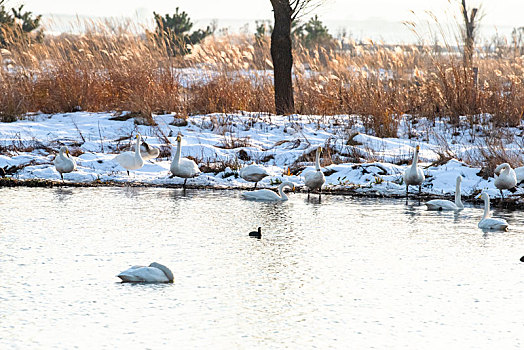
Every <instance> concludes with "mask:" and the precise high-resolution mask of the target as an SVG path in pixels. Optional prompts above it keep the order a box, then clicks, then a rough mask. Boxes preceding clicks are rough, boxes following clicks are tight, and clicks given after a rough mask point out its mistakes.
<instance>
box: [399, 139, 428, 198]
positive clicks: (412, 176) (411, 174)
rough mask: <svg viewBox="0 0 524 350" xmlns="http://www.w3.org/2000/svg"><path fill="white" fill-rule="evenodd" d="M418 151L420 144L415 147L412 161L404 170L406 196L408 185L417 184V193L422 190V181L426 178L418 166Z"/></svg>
mask: <svg viewBox="0 0 524 350" xmlns="http://www.w3.org/2000/svg"><path fill="white" fill-rule="evenodd" d="M419 151H420V146H418V145H417V147H415V155H414V156H413V163H412V164H411V166H410V167H409V168H407V169H406V171H405V172H404V183H405V184H406V197H407V196H408V192H409V185H412V186H417V185H418V193H419V194H420V192H421V191H422V183H423V182H424V180H425V179H426V177H425V176H424V172H423V171H422V169H420V168H419V167H418V152H419Z"/></svg>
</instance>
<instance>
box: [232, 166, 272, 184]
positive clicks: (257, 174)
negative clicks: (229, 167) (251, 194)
mask: <svg viewBox="0 0 524 350" xmlns="http://www.w3.org/2000/svg"><path fill="white" fill-rule="evenodd" d="M239 175H240V177H241V178H243V179H244V180H246V181H251V182H258V181H260V180H262V179H263V178H265V177H266V176H269V173H268V172H267V170H266V168H264V167H263V166H261V165H258V164H251V165H248V166H247V167H244V168H242V169H240V173H239Z"/></svg>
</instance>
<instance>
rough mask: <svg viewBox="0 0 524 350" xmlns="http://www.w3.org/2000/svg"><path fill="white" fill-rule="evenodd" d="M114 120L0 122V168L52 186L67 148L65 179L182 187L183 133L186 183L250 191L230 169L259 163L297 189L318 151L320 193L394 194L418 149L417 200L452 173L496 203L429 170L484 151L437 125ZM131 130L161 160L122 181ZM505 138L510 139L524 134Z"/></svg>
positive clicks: (105, 116)
mask: <svg viewBox="0 0 524 350" xmlns="http://www.w3.org/2000/svg"><path fill="white" fill-rule="evenodd" d="M113 117H115V114H114V113H88V112H77V113H66V114H55V115H46V114H36V115H32V116H27V118H26V119H25V120H20V121H17V122H14V123H0V151H1V155H0V167H3V168H5V169H8V170H9V169H11V170H13V169H15V167H17V168H18V171H16V172H15V173H14V174H13V175H11V176H12V177H13V178H16V179H47V180H59V179H60V175H59V174H58V172H57V171H56V170H55V168H54V166H53V163H52V161H53V159H54V157H55V155H56V153H57V151H58V149H59V146H60V145H62V144H65V145H67V146H69V148H70V150H71V152H72V154H73V155H75V156H76V157H75V159H76V161H77V165H78V167H77V171H75V172H73V173H68V174H64V177H65V178H66V181H69V182H76V183H90V182H93V181H97V182H117V183H120V182H130V181H131V182H135V183H144V184H153V185H181V184H182V183H183V181H184V179H181V178H177V177H174V178H173V177H170V173H169V165H170V150H171V145H175V144H176V142H175V139H176V136H177V135H178V134H179V133H181V134H182V135H183V143H182V145H183V149H182V156H183V157H188V156H189V157H192V158H193V159H195V160H196V161H197V163H198V164H199V166H200V168H201V170H202V171H203V173H202V174H201V175H200V176H199V177H197V178H194V179H190V180H188V184H189V185H193V186H202V187H207V186H209V187H214V188H250V187H252V186H253V183H249V182H246V181H244V180H243V179H241V178H240V177H238V176H237V175H238V172H237V171H236V170H234V169H235V168H236V167H237V166H239V165H240V166H242V165H244V164H249V163H251V162H253V161H255V162H257V163H261V164H263V165H265V166H266V167H267V170H268V172H269V173H270V176H268V177H266V178H264V179H263V180H262V181H260V182H259V184H258V186H259V187H261V188H263V187H266V188H272V187H275V186H276V185H275V184H277V183H280V182H281V181H290V182H292V183H294V184H295V185H296V186H297V187H298V188H300V187H303V185H304V182H303V178H302V176H301V173H302V172H304V171H307V170H310V169H313V162H312V160H313V158H312V156H311V155H312V154H314V151H315V149H316V147H317V146H318V145H321V146H323V148H324V149H325V151H324V152H323V154H322V164H331V163H333V162H334V163H333V164H331V165H328V166H324V167H323V171H324V173H325V175H326V184H325V188H326V190H332V191H338V190H339V191H347V190H352V191H354V192H356V193H362V194H366V193H369V194H374V195H377V194H378V195H401V194H403V193H404V191H405V186H404V184H403V183H402V182H403V180H402V173H403V172H404V170H405V168H406V166H407V165H408V164H410V163H411V157H412V153H413V149H414V147H415V146H416V145H420V148H421V151H420V159H421V161H422V166H423V167H424V173H425V175H426V181H425V182H424V184H423V187H422V191H423V192H424V193H427V194H432V195H449V196H450V195H452V194H453V193H454V190H455V179H456V177H457V175H461V176H462V177H463V178H464V180H463V182H462V191H463V194H465V195H466V196H467V195H473V194H476V193H478V192H479V191H480V190H487V191H488V193H489V194H490V196H492V197H498V196H500V193H499V191H498V190H497V189H496V188H495V186H494V179H493V178H488V179H487V180H486V179H483V178H482V177H480V176H479V173H480V171H481V168H480V167H470V166H469V165H467V164H465V163H464V162H460V161H458V160H455V159H451V160H449V161H447V162H445V163H444V164H441V165H435V166H429V165H430V164H431V163H432V162H435V161H437V160H438V159H439V153H442V149H443V143H444V144H445V145H446V147H447V148H448V151H450V152H452V153H453V154H455V155H456V156H457V157H458V158H463V159H466V158H471V157H473V156H474V155H475V154H477V153H478V152H479V149H480V147H482V143H481V142H479V140H482V137H483V136H482V135H478V134H477V135H473V134H472V131H471V130H467V129H464V130H460V132H457V130H451V128H449V127H447V126H445V125H444V124H443V123H436V124H435V125H432V124H431V123H430V122H427V123H424V122H419V123H418V124H417V125H416V129H414V128H413V126H411V125H410V124H409V122H408V119H405V120H404V121H403V122H402V124H401V126H400V130H399V138H389V139H381V138H377V137H375V136H372V135H368V134H366V133H365V130H364V128H363V126H362V125H361V124H360V123H359V121H358V118H357V117H355V116H330V117H326V116H300V115H296V116H291V117H287V116H274V115H267V114H255V113H250V114H247V113H239V114H210V115H201V116H191V117H189V118H188V120H187V122H188V123H187V125H185V123H180V120H178V119H176V118H175V117H174V115H158V116H155V117H154V119H155V121H156V123H157V126H145V125H137V124H136V123H135V120H134V119H133V118H130V119H127V120H112V118H113ZM348 120H351V123H350V122H348ZM348 125H351V128H348ZM136 132H140V133H141V134H142V136H143V137H144V138H145V140H146V141H147V142H148V143H149V144H150V145H152V146H156V147H159V148H160V149H161V150H162V152H161V155H160V158H157V159H155V160H152V161H147V162H145V165H144V167H143V168H141V169H140V170H136V171H132V174H131V176H130V177H128V176H127V174H126V172H125V170H124V169H123V168H121V167H120V166H119V165H118V164H117V163H115V162H114V161H113V160H112V159H113V158H114V157H115V156H116V154H117V153H119V152H120V151H121V150H122V149H125V148H126V147H129V146H130V144H131V142H132V141H133V139H132V137H131V136H132V135H134V134H135V133H136ZM509 132H513V133H515V134H516V133H518V132H521V130H520V129H518V128H515V129H514V130H509ZM167 142H169V144H168V143H167ZM233 147H234V148H233ZM505 149H506V151H508V152H518V151H520V145H519V143H518V142H513V143H508V144H507V145H506V148H505ZM304 159H307V160H311V161H309V162H305V161H303V160H304ZM335 163H336V164H335ZM397 164H402V165H397ZM288 168H290V171H291V173H292V174H291V173H288ZM211 169H218V172H216V173H215V172H214V171H212V170H211ZM13 171H14V170H13ZM288 174H289V175H288ZM411 191H415V188H412V189H411ZM522 194H524V189H522V188H519V187H517V191H516V192H515V193H513V194H512V196H514V197H520V195H522Z"/></svg>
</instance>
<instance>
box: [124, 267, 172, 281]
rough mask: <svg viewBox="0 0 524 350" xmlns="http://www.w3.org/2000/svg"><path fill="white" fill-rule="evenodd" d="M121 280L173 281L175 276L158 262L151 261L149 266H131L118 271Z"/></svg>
mask: <svg viewBox="0 0 524 350" xmlns="http://www.w3.org/2000/svg"><path fill="white" fill-rule="evenodd" d="M117 277H119V278H120V279H121V280H122V282H146V283H173V281H174V279H175V277H174V276H173V272H171V270H170V269H168V268H167V267H166V266H164V265H162V264H159V263H156V262H154V263H151V265H149V266H132V267H130V268H129V269H127V270H125V271H122V272H120V273H119V274H118V275H117Z"/></svg>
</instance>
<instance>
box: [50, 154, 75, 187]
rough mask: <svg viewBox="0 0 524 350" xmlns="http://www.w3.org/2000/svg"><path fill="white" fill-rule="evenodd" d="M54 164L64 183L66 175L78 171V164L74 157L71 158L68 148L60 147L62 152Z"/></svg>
mask: <svg viewBox="0 0 524 350" xmlns="http://www.w3.org/2000/svg"><path fill="white" fill-rule="evenodd" d="M53 164H54V165H55V168H56V171H58V172H59V173H60V177H61V178H62V181H64V175H63V174H64V173H70V172H72V171H73V170H76V162H75V160H74V159H73V157H71V154H70V153H69V149H68V148H67V147H66V146H62V147H60V151H59V152H58V155H57V156H56V157H55V160H54V161H53Z"/></svg>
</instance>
